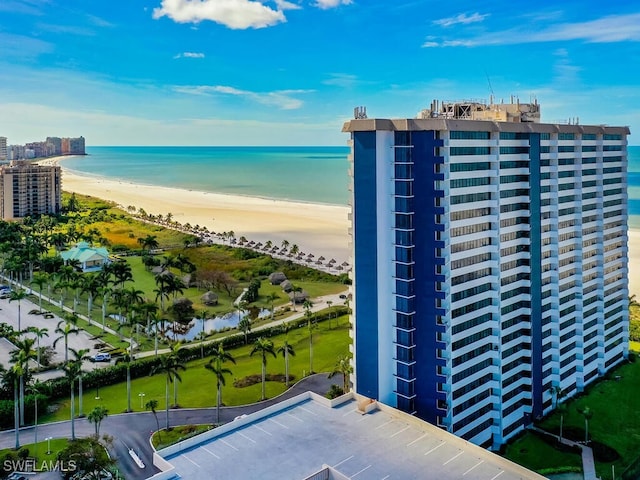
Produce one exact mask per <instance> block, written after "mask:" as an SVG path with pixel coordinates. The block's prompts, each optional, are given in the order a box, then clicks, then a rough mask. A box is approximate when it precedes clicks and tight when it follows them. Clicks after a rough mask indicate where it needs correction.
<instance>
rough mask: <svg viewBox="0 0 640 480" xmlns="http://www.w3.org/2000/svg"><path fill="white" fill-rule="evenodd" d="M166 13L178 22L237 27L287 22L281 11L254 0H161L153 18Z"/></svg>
mask: <svg viewBox="0 0 640 480" xmlns="http://www.w3.org/2000/svg"><path fill="white" fill-rule="evenodd" d="M165 16H166V17H169V18H171V19H172V20H173V21H175V22H177V23H198V22H201V21H203V20H210V21H212V22H216V23H219V24H221V25H225V26H227V27H229V28H231V29H237V30H245V29H247V28H264V27H270V26H272V25H276V24H278V23H281V22H286V18H285V16H284V14H283V13H282V11H280V10H273V9H271V8H269V7H267V6H266V5H263V4H262V3H261V2H259V1H251V0H162V3H161V6H160V7H159V8H154V9H153V18H155V19H158V18H162V17H165Z"/></svg>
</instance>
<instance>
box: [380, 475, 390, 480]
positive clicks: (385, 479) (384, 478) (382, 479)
mask: <svg viewBox="0 0 640 480" xmlns="http://www.w3.org/2000/svg"><path fill="white" fill-rule="evenodd" d="M390 476H391V475H387V476H386V477H382V478H381V479H380V480H387V478H389V477H390Z"/></svg>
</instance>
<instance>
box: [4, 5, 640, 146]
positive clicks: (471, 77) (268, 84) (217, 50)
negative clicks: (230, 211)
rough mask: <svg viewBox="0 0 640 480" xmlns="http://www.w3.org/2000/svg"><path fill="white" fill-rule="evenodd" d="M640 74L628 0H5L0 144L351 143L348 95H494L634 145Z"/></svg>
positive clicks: (388, 108) (379, 110)
mask: <svg viewBox="0 0 640 480" xmlns="http://www.w3.org/2000/svg"><path fill="white" fill-rule="evenodd" d="M639 70H640V3H639V2H637V1H633V2H601V1H598V2H596V1H595V0H579V1H553V2H552V1H546V0H540V1H537V2H521V1H513V0H510V1H506V0H473V1H472V0H458V1H450V2H443V1H441V0H438V1H431V0H423V1H417V0H272V1H267V0H263V1H257V0H126V1H125V0H91V1H87V0H0V112H2V115H0V135H2V136H6V137H8V139H9V143H10V144H14V143H15V144H19V143H24V142H27V141H33V140H40V139H44V137H46V136H49V135H54V136H78V135H84V136H85V137H86V139H87V144H88V145H345V144H346V141H347V139H348V136H347V135H346V134H343V133H341V132H340V130H341V127H342V124H343V122H344V121H345V120H348V119H349V118H351V116H352V114H353V108H354V107H355V106H359V105H364V106H366V107H367V112H368V115H369V117H393V118H400V117H413V116H415V115H416V114H417V112H418V111H420V110H421V109H423V108H426V107H428V105H429V103H430V102H431V101H432V100H433V99H440V100H454V99H461V98H475V99H488V98H489V95H490V94H491V92H492V91H493V93H494V94H495V97H496V98H497V99H501V98H504V99H505V100H508V99H509V97H510V96H511V95H516V96H518V97H519V98H520V100H521V101H523V102H527V101H529V100H530V99H531V98H532V96H535V97H536V98H537V99H538V101H539V102H540V103H541V105H542V120H543V121H545V122H558V121H566V120H567V119H568V118H575V117H578V118H579V121H580V123H582V124H593V123H595V124H608V125H629V126H630V127H631V130H632V135H631V137H630V138H629V140H630V144H634V145H638V144H640V72H639ZM633 132H635V133H633ZM636 138H638V139H639V140H635V139H636Z"/></svg>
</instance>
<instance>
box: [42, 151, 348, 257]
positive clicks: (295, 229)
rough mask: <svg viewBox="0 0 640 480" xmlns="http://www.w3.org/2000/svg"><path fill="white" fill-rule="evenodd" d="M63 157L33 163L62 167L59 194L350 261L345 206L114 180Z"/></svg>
mask: <svg viewBox="0 0 640 480" xmlns="http://www.w3.org/2000/svg"><path fill="white" fill-rule="evenodd" d="M65 158H68V157H64V156H63V157H51V158H47V159H43V160H41V161H39V162H38V163H40V164H42V165H59V166H60V167H62V189H63V190H64V191H68V192H75V193H78V194H81V195H88V196H92V197H96V198H101V199H103V200H108V201H112V202H114V203H116V204H118V205H120V206H121V207H122V208H124V209H125V210H126V209H127V207H128V206H134V207H135V208H136V210H138V209H140V208H142V209H143V210H145V211H146V212H147V213H150V214H154V215H158V214H162V215H166V214H167V213H171V214H172V215H173V218H174V219H175V220H176V221H178V222H180V223H182V224H185V223H190V224H191V225H200V226H206V227H207V228H208V229H209V230H210V231H214V232H226V231H233V232H234V234H235V236H236V237H240V236H245V237H247V239H249V240H255V241H257V242H258V241H259V242H266V241H269V240H270V241H272V242H273V243H274V245H280V244H281V243H282V241H284V240H286V241H288V242H289V244H290V245H294V244H295V245H297V246H298V247H299V250H300V251H301V252H306V253H313V254H314V255H315V256H316V257H319V256H321V255H322V256H325V257H326V258H335V259H336V260H337V261H338V262H339V263H340V262H343V261H349V258H350V247H349V241H350V239H349V235H348V228H349V222H348V212H349V207H346V206H344V207H343V206H339V205H330V204H320V203H307V202H297V201H285V200H278V199H268V198H263V197H253V196H241V195H230V194H222V193H212V192H202V191H195V190H187V189H183V188H175V187H162V186H156V185H144V184H137V183H133V182H127V181H124V180H113V179H108V178H105V177H97V176H93V175H90V174H80V173H76V172H74V171H72V170H69V169H65V168H64V162H60V160H64V159H65Z"/></svg>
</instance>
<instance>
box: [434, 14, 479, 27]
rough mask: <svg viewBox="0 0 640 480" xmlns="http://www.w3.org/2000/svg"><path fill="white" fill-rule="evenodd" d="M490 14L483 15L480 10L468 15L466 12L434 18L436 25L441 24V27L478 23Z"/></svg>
mask: <svg viewBox="0 0 640 480" xmlns="http://www.w3.org/2000/svg"><path fill="white" fill-rule="evenodd" d="M488 16H489V14H484V15H481V14H479V13H478V12H476V13H473V14H471V15H467V14H466V13H461V14H459V15H456V16H455V17H448V18H441V19H440V20H434V22H433V23H434V24H435V25H440V26H441V27H451V26H452V25H458V24H463V25H467V24H469V23H478V22H482V21H484V19H485V18H487V17H488Z"/></svg>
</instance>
